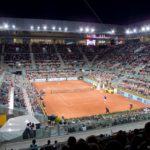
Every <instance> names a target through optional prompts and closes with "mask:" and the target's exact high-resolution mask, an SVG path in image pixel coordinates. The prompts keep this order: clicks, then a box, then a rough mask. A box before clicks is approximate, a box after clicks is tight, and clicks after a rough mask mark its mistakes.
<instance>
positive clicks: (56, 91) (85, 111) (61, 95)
mask: <svg viewBox="0 0 150 150" xmlns="http://www.w3.org/2000/svg"><path fill="white" fill-rule="evenodd" d="M33 86H34V87H35V88H36V89H37V90H38V91H43V92H44V93H45V94H44V95H43V96H42V98H43V102H44V104H45V111H46V113H47V115H48V116H49V115H52V114H55V115H57V116H64V117H65V118H77V117H83V116H92V115H98V114H105V113H106V107H108V108H109V110H110V113H113V112H121V111H126V110H129V109H130V104H133V109H141V108H145V107H148V106H147V105H145V104H143V103H140V102H137V101H133V100H129V99H127V98H125V97H123V96H121V95H118V94H108V93H105V92H104V90H94V89H92V85H91V84H89V83H86V82H84V81H82V80H77V81H51V82H35V83H33ZM104 96H106V97H107V101H106V102H104Z"/></svg>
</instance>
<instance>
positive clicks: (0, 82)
mask: <svg viewBox="0 0 150 150" xmlns="http://www.w3.org/2000/svg"><path fill="white" fill-rule="evenodd" d="M4 76H5V71H3V73H2V75H1V76H0V87H1V84H2V81H3V79H4Z"/></svg>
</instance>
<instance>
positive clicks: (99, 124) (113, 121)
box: [13, 112, 150, 142]
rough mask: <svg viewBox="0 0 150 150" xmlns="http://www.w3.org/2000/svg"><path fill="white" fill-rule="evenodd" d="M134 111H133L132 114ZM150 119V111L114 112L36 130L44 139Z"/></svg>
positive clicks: (38, 135) (37, 137) (19, 139)
mask: <svg viewBox="0 0 150 150" xmlns="http://www.w3.org/2000/svg"><path fill="white" fill-rule="evenodd" d="M132 113H134V112H131V114H132ZM149 119H150V112H149V113H144V112H142V113H139V114H136V115H129V114H128V113H121V114H120V115H117V114H113V115H112V116H109V117H107V116H106V117H105V119H104V118H102V117H100V118H99V119H98V118H95V119H87V120H84V119H83V120H80V121H79V120H78V122H77V121H76V122H75V123H70V124H69V123H68V124H62V125H61V124H57V125H55V126H51V127H50V126H46V127H41V128H40V129H37V131H36V139H43V138H49V137H54V136H63V135H69V134H71V133H79V132H84V131H88V130H95V129H103V128H106V127H113V126H116V125H121V124H126V123H133V122H140V121H145V120H149ZM135 128H136V127H135ZM23 140H24V139H23V137H19V138H17V139H14V140H13V142H17V141H23Z"/></svg>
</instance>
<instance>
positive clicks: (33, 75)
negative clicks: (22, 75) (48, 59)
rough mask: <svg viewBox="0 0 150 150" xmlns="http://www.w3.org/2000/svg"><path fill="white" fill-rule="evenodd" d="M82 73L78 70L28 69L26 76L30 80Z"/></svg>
mask: <svg viewBox="0 0 150 150" xmlns="http://www.w3.org/2000/svg"><path fill="white" fill-rule="evenodd" d="M80 75H81V72H80V71H76V70H51V71H26V76H27V78H28V79H29V80H31V79H48V78H67V77H78V76H80Z"/></svg>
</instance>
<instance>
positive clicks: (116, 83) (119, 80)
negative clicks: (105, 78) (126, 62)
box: [111, 76, 126, 87]
mask: <svg viewBox="0 0 150 150" xmlns="http://www.w3.org/2000/svg"><path fill="white" fill-rule="evenodd" d="M124 79H126V76H123V77H121V78H117V79H114V80H113V81H112V82H111V84H112V85H113V86H115V87H117V86H118V84H119V83H120V82H122V80H124Z"/></svg>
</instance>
